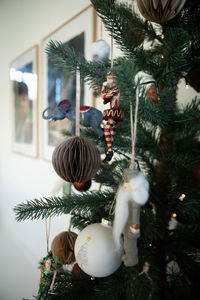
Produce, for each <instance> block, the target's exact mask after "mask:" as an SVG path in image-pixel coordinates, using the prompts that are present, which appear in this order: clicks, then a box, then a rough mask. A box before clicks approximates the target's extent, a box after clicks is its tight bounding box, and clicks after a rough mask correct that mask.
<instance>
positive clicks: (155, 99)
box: [147, 84, 159, 104]
mask: <svg viewBox="0 0 200 300" xmlns="http://www.w3.org/2000/svg"><path fill="white" fill-rule="evenodd" d="M147 95H148V96H149V98H150V99H151V102H153V103H155V104H158V103H159V98H158V96H157V92H156V88H155V84H151V85H150V87H149V88H148V90H147Z"/></svg>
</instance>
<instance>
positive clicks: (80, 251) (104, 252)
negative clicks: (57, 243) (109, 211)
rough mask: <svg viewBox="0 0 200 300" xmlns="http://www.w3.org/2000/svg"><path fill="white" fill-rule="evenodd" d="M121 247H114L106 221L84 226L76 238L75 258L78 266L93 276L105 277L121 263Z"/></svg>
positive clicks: (110, 229) (110, 230)
mask: <svg viewBox="0 0 200 300" xmlns="http://www.w3.org/2000/svg"><path fill="white" fill-rule="evenodd" d="M122 253H123V249H122V248H121V249H116V247H115V243H114V241H113V234H112V227H111V226H110V225H109V224H108V221H106V220H104V219H103V220H102V223H95V224H91V225H89V226H87V227H86V228H84V229H83V230H82V231H81V232H80V233H79V234H78V237H77V239H76V243H75V258H76V261H77V263H78V265H79V267H80V268H81V269H82V270H83V271H84V272H85V273H86V274H88V275H90V276H93V277H106V276H109V275H111V274H112V273H114V272H115V271H116V270H117V269H118V268H119V266H120V265H121V255H122Z"/></svg>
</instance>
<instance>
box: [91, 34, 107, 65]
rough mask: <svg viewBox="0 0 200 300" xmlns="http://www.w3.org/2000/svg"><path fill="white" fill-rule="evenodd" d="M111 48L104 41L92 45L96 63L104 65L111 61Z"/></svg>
mask: <svg viewBox="0 0 200 300" xmlns="http://www.w3.org/2000/svg"><path fill="white" fill-rule="evenodd" d="M109 56H110V46H109V45H108V43H106V41H104V40H98V41H96V42H95V43H93V44H92V57H93V60H94V61H96V62H100V63H104V62H106V61H107V60H108V59H109Z"/></svg>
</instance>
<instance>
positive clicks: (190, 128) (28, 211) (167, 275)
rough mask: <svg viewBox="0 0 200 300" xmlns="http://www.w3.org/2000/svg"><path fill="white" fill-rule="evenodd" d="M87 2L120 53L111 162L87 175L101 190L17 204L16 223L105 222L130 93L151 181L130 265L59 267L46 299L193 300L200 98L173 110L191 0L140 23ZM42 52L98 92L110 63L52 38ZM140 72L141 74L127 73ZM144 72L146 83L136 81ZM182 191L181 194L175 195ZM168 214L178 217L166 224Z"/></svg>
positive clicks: (192, 15)
mask: <svg viewBox="0 0 200 300" xmlns="http://www.w3.org/2000/svg"><path fill="white" fill-rule="evenodd" d="M91 2H92V4H93V6H94V8H95V9H96V11H97V13H98V14H99V16H100V17H101V19H102V21H103V22H104V25H105V27H106V28H107V30H108V31H110V32H112V36H113V38H114V39H115V42H116V43H117V45H118V47H120V49H121V50H122V52H123V56H122V57H119V58H117V59H115V61H114V65H113V72H114V74H115V78H116V86H117V88H118V89H119V91H120V109H122V110H123V111H124V119H123V122H120V123H118V125H117V128H116V132H115V140H114V143H113V145H112V150H113V152H114V153H115V155H114V157H113V158H112V161H111V162H109V163H108V162H107V163H102V164H101V166H100V169H99V171H98V172H97V174H96V175H95V177H94V178H93V180H94V181H96V182H97V183H99V184H100V185H101V189H99V190H97V191H91V192H84V193H82V194H78V195H70V196H65V197H53V198H45V199H42V200H37V199H35V200H33V201H28V202H27V203H24V204H19V205H18V206H16V207H15V213H16V217H17V220H18V221H22V220H25V219H28V218H32V219H33V218H35V219H37V218H44V217H47V216H50V215H54V216H55V215H60V214H61V213H65V214H66V213H69V214H72V216H73V217H72V223H73V226H74V227H76V228H78V229H80V230H82V229H83V228H85V227H86V226H87V225H90V224H93V223H100V222H101V218H102V217H103V218H108V219H110V220H111V221H112V220H113V215H112V213H109V212H110V210H111V209H110V207H111V206H112V203H113V200H114V199H115V198H116V193H117V190H118V189H119V186H120V185H121V184H122V183H123V171H124V169H126V168H128V167H129V165H130V160H131V152H132V149H131V145H132V137H131V129H130V104H131V105H132V106H133V109H134V108H135V103H136V96H135V93H136V89H137V90H138V92H139V99H140V103H139V108H138V118H137V140H136V146H135V159H136V160H137V163H138V165H139V166H140V168H141V170H142V172H143V173H145V175H146V177H147V178H148V182H149V185H150V196H149V201H148V202H147V203H146V205H144V206H143V207H141V215H140V238H139V239H138V259H139V262H138V264H137V265H135V266H133V267H125V266H124V265H123V264H122V265H121V267H120V268H119V269H118V270H117V271H116V272H115V273H114V274H112V275H110V276H108V277H105V278H96V279H94V280H91V279H90V277H89V276H88V275H86V274H85V273H84V272H81V273H78V274H73V272H72V273H71V272H66V271H62V272H58V274H57V277H56V278H57V279H56V283H55V285H54V291H55V294H54V295H51V296H49V299H109V300H111V299H115V300H117V299H120V300H121V299H124V300H128V299H142V300H147V299H162V300H163V299H176V300H177V299H181V300H186V299H187V300H188V299H192V300H193V299H194V300H195V299H198V298H199V291H198V284H199V279H200V264H199V255H200V238H199V237H200V189H199V185H198V184H196V181H195V178H194V170H195V169H196V166H197V165H198V164H199V161H200V142H199V137H198V134H199V129H200V125H199V124H200V123H199V118H200V111H199V105H200V99H199V97H195V98H194V99H191V101H190V102H189V103H188V104H186V105H185V106H183V107H182V108H181V109H180V108H179V106H178V102H179V99H177V86H178V83H179V81H180V80H181V79H182V78H185V77H186V78H187V74H190V71H191V70H193V69H194V66H195V65H198V64H199V61H200V51H199V49H200V30H199V17H200V3H199V1H197V0H195V1H186V2H185V5H184V6H183V8H182V10H181V11H180V12H179V13H178V14H177V15H176V16H175V17H174V18H173V19H171V20H170V21H168V22H165V23H163V24H161V25H158V24H154V23H151V22H149V21H146V20H144V19H143V18H142V17H141V16H140V15H139V12H138V13H135V12H134V11H133V10H132V7H130V6H128V5H127V4H124V3H113V1H111V0H106V1H105V0H92V1H91ZM183 2H184V1H183ZM136 37H142V39H141V38H140V39H139V41H138V38H136ZM144 42H147V44H146V43H144ZM148 42H149V45H150V47H148ZM47 52H48V54H49V58H50V59H51V61H52V62H54V63H55V65H56V66H57V67H58V68H62V69H63V70H67V71H68V72H71V73H74V72H76V70H77V68H79V70H80V74H81V76H82V78H83V79H84V80H85V82H87V83H88V84H90V86H91V87H93V88H95V91H96V93H99V94H100V92H101V87H102V84H103V82H104V81H105V78H106V75H107V74H108V72H109V71H110V68H111V66H110V65H109V63H107V62H106V63H105V64H104V63H102V62H101V63H98V62H96V61H93V62H88V61H86V60H85V59H84V58H83V57H77V56H76V55H75V54H74V52H73V50H72V49H70V48H68V47H66V46H64V45H63V44H62V43H59V42H56V41H51V42H50V43H49V46H48V49H47ZM140 71H143V72H144V73H145V76H144V74H143V75H142V76H136V75H137V74H138V73H139V72H140ZM139 74H141V73H139ZM144 77H145V78H146V77H148V78H149V80H148V83H145V84H143V83H144V81H145V80H144ZM152 83H153V84H154V85H155V89H156V97H157V99H158V101H156V102H154V101H150V100H149V96H148V94H147V91H146V88H145V86H147V90H148V84H152ZM138 87H139V88H138ZM131 114H132V112H131ZM81 135H82V136H85V137H87V138H89V139H91V140H93V141H94V142H95V144H96V145H98V144H99V145H100V144H101V142H102V141H101V140H100V139H99V137H98V135H96V134H95V133H94V132H93V131H91V130H89V129H87V130H84V131H82V133H81ZM182 194H184V195H185V197H182V198H181V199H182V200H180V196H181V195H182ZM178 217H180V218H178ZM173 218H177V222H175V223H174V225H173V226H171V224H172V219H173ZM183 219H184V220H187V221H186V222H185V221H184V222H181V220H183ZM97 259H98V257H97Z"/></svg>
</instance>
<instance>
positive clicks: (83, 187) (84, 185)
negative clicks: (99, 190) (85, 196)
mask: <svg viewBox="0 0 200 300" xmlns="http://www.w3.org/2000/svg"><path fill="white" fill-rule="evenodd" d="M91 184H92V182H91V180H88V181H86V182H74V183H73V186H74V187H75V189H76V190H77V191H80V192H86V191H87V190H89V188H90V187H91Z"/></svg>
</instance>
